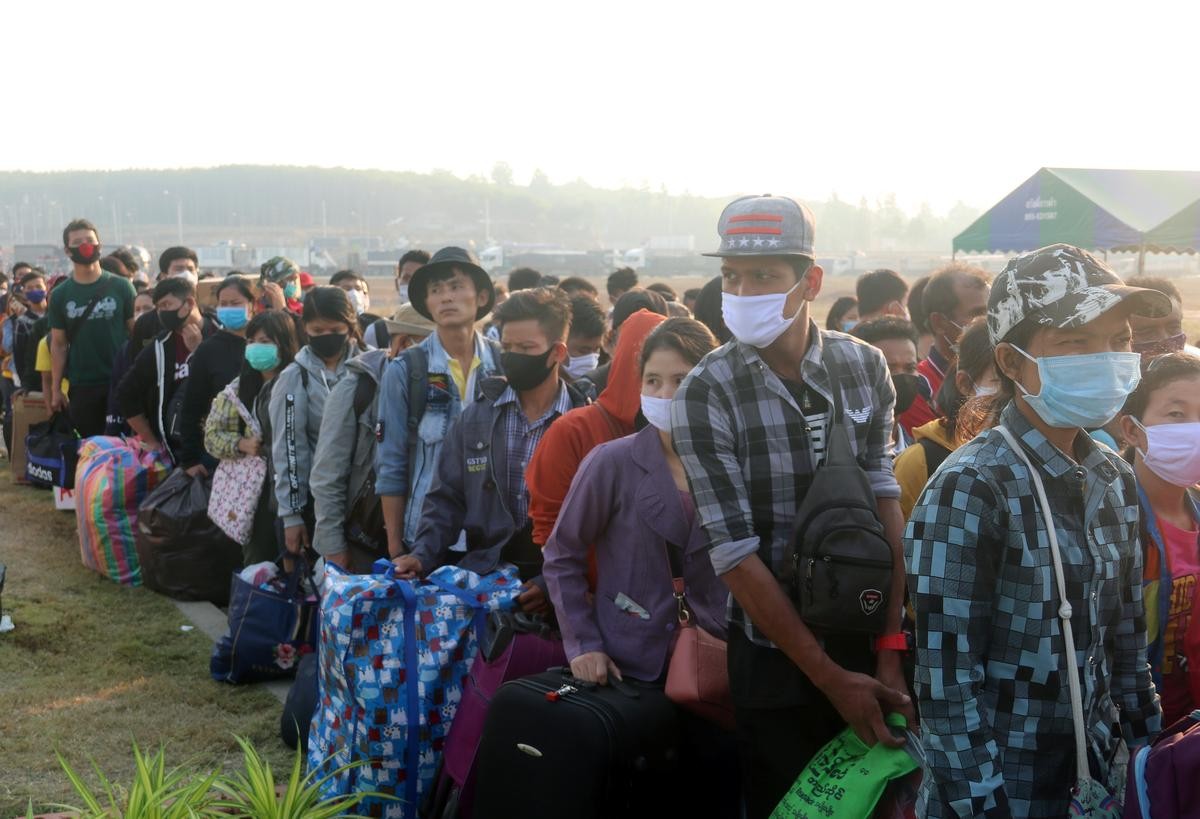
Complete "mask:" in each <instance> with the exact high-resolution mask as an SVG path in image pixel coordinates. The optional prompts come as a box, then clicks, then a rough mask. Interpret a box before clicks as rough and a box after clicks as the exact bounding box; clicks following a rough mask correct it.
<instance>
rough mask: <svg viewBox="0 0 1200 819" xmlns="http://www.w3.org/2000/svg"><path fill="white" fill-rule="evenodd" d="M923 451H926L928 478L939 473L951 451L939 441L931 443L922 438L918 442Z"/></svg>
mask: <svg viewBox="0 0 1200 819" xmlns="http://www.w3.org/2000/svg"><path fill="white" fill-rule="evenodd" d="M917 443H918V444H920V446H921V449H923V450H925V474H926V475H927V476H929V475H932V474H933V473H934V472H937V470H938V467H939V466H941V465H942V462H943V461H945V460H946V459H947V458H949V457H950V450H948V449H946V447H944V446H942V445H941V444H939V443H938V442H937V441H931V440H930V439H928V438H922V439H920V440H919V441H917Z"/></svg>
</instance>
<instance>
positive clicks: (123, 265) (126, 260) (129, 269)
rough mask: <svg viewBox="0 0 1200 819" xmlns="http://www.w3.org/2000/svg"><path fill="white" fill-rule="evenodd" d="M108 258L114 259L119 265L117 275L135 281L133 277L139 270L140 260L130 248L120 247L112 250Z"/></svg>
mask: <svg viewBox="0 0 1200 819" xmlns="http://www.w3.org/2000/svg"><path fill="white" fill-rule="evenodd" d="M106 258H109V259H112V260H114V261H115V262H116V263H117V264H118V265H119V267H118V268H117V275H119V276H123V277H124V278H126V279H129V280H130V281H133V277H134V276H135V275H136V274H137V272H138V262H137V259H135V258H134V256H133V253H132V252H131V251H130V250H129V248H127V247H118V248H117V249H116V250H114V251H111V252H110V253H109V254H108V256H107V257H106Z"/></svg>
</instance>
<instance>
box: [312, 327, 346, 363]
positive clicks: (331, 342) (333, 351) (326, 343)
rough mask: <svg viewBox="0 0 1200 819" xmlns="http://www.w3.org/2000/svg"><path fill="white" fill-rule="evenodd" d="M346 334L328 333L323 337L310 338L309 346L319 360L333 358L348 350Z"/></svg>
mask: <svg viewBox="0 0 1200 819" xmlns="http://www.w3.org/2000/svg"><path fill="white" fill-rule="evenodd" d="M346 338H347V334H346V333H326V334H325V335H323V336H309V337H308V346H309V347H312V351H313V352H314V353H316V354H317V357H318V358H333V357H334V356H336V355H338V354H340V353H341V352H342V351H343V350H345V349H346Z"/></svg>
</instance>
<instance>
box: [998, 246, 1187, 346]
mask: <svg viewBox="0 0 1200 819" xmlns="http://www.w3.org/2000/svg"><path fill="white" fill-rule="evenodd" d="M1126 300H1128V301H1129V302H1130V305H1129V306H1130V309H1131V312H1132V313H1133V314H1135V315H1139V316H1147V317H1150V318H1161V317H1162V316H1166V315H1169V314H1170V312H1171V300H1170V299H1169V298H1168V297H1167V296H1166V295H1165V294H1163V293H1159V292H1158V291H1157V290H1147V289H1145V288H1142V287H1129V286H1128V285H1126V284H1125V283H1124V282H1122V281H1121V277H1120V276H1118V275H1117V274H1116V273H1114V272H1113V271H1112V269H1111V268H1110V267H1109V266H1108V265H1106V264H1104V262H1102V261H1100V260H1099V259H1097V258H1096V257H1095V256H1093V255H1092V254H1091V253H1088V252H1087V251H1086V250H1081V249H1079V248H1077V247H1074V246H1073V245H1064V244H1056V245H1047V246H1046V247H1043V248H1040V249H1038V250H1034V251H1032V252H1030V253H1026V254H1025V255H1024V256H1017V257H1016V258H1013V259H1009V260H1008V264H1007V265H1005V266H1004V270H1003V271H1001V273H1000V275H999V276H997V277H996V280H995V281H993V282H992V292H991V295H990V296H989V297H988V312H987V323H988V336H989V337H990V338H991V340H992V344H993V345H995V344H999V343H1000V342H1001V341H1004V339H1005V338H1006V337H1007V336H1008V334H1009V333H1010V332H1012V330H1013V328H1014V327H1016V326H1017V325H1018V324H1020V323H1021V322H1023V321H1025V320H1026V319H1029V320H1032V321H1034V322H1036V323H1037V324H1039V325H1041V326H1044V327H1054V328H1056V329H1059V330H1062V329H1067V328H1069V327H1080V326H1082V325H1084V324H1087V323H1088V322H1089V321H1093V320H1094V319H1096V318H1097V317H1099V316H1100V315H1102V314H1103V313H1107V312H1108V311H1109V310H1111V309H1113V308H1114V307H1116V306H1117V305H1119V304H1121V303H1122V302H1124V301H1126Z"/></svg>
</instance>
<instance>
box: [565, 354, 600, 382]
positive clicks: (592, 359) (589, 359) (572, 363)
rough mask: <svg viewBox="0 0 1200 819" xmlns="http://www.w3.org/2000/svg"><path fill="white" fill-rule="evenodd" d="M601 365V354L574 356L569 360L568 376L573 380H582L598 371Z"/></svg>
mask: <svg viewBox="0 0 1200 819" xmlns="http://www.w3.org/2000/svg"><path fill="white" fill-rule="evenodd" d="M599 364H600V353H588V354H587V355H573V356H571V357H570V358H568V359H567V367H566V370H567V375H569V376H571V377H572V378H581V377H582V376H584V375H586V374H587V373H590V372H591V371H592V370H594V369H596V367H597V365H599Z"/></svg>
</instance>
